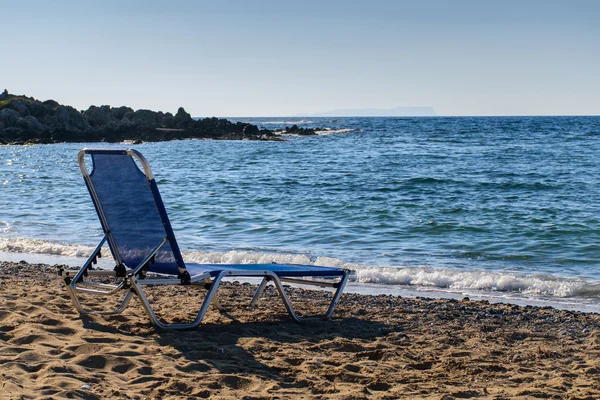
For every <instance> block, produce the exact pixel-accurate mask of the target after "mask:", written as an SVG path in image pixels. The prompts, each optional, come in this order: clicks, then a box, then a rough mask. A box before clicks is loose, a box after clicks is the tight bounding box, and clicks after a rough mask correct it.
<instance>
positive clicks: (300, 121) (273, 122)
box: [256, 119, 314, 125]
mask: <svg viewBox="0 0 600 400" xmlns="http://www.w3.org/2000/svg"><path fill="white" fill-rule="evenodd" d="M312 123H314V121H309V120H304V119H301V120H298V121H294V120H288V121H260V122H256V124H258V125H284V124H296V125H297V124H312Z"/></svg>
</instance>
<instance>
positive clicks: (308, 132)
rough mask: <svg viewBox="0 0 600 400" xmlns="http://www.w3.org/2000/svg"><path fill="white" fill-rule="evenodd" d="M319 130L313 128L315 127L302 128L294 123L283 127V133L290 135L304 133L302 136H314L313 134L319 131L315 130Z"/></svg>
mask: <svg viewBox="0 0 600 400" xmlns="http://www.w3.org/2000/svg"><path fill="white" fill-rule="evenodd" d="M317 130H319V129H318V128H317V129H313V128H301V127H299V126H298V125H295V124H294V125H292V126H286V127H285V128H283V133H286V134H288V135H302V136H312V135H316V134H317V133H316V132H315V131H317Z"/></svg>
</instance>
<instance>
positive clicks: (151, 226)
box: [79, 149, 185, 274]
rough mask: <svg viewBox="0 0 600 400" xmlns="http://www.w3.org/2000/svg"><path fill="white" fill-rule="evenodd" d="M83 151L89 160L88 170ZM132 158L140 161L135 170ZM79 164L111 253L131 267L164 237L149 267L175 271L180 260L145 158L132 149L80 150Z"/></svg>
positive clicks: (183, 265) (180, 266) (167, 219)
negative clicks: (90, 164) (140, 166)
mask: <svg viewBox="0 0 600 400" xmlns="http://www.w3.org/2000/svg"><path fill="white" fill-rule="evenodd" d="M85 154H89V155H90V156H91V159H92V168H91V172H90V173H88V170H87V168H86V165H85ZM134 157H135V158H137V160H138V161H139V162H140V164H141V165H142V167H143V169H144V171H141V170H140V169H139V168H138V166H137V165H136V163H135V161H134ZM79 165H80V168H81V172H82V174H83V176H84V179H85V182H86V185H87V187H88V190H89V192H90V195H91V196H92V200H93V202H94V206H95V207H96V211H97V213H98V217H99V218H100V223H101V224H102V228H103V229H104V233H106V234H107V235H108V243H109V247H110V250H111V252H112V254H113V257H114V258H115V260H116V261H117V262H121V263H123V264H124V265H126V266H127V267H129V268H135V267H137V266H138V265H139V264H140V263H141V262H142V261H143V260H144V259H145V258H146V257H147V256H148V255H149V254H150V253H151V252H152V250H153V249H155V248H156V246H157V245H159V244H160V243H161V242H162V241H163V240H164V239H165V238H167V240H168V242H167V243H166V244H165V245H164V246H163V247H162V248H161V249H160V250H159V251H158V253H157V254H156V256H155V257H154V260H153V262H152V263H150V264H149V265H148V267H149V271H151V272H159V273H165V274H178V273H179V268H185V264H184V262H183V258H182V257H181V252H180V250H179V246H178V245H177V241H176V240H175V235H174V233H173V229H172V228H171V223H170V222H169V217H168V216H167V212H166V210H165V206H164V204H163V202H162V199H161V197H160V193H159V192H158V187H157V186H156V181H155V180H154V177H153V175H152V171H151V170H150V166H149V165H148V163H147V161H146V159H145V158H144V157H143V156H142V155H141V154H140V153H138V152H137V151H135V150H113V149H83V150H81V151H80V152H79Z"/></svg>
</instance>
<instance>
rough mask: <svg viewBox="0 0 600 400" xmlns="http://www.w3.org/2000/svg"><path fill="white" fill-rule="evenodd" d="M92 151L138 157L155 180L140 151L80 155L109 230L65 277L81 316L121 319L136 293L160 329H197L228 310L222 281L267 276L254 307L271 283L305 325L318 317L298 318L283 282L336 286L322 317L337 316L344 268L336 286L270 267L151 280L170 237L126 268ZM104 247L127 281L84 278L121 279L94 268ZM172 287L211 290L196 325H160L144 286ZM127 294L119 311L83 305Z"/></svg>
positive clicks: (92, 191)
mask: <svg viewBox="0 0 600 400" xmlns="http://www.w3.org/2000/svg"><path fill="white" fill-rule="evenodd" d="M91 152H117V153H119V154H127V155H129V156H131V157H135V158H136V159H137V160H138V161H139V162H140V164H141V165H142V167H143V169H144V171H143V172H144V174H145V175H146V178H147V179H148V180H149V181H151V180H153V179H154V176H153V174H152V171H151V169H150V165H149V164H148V162H147V161H146V159H145V158H144V156H142V155H141V154H140V153H139V152H137V151H135V150H106V149H102V150H100V149H83V150H81V151H80V152H79V155H78V161H79V167H80V169H81V173H82V174H83V177H84V179H85V182H86V185H87V187H88V189H89V191H90V194H91V196H92V200H93V202H94V205H95V206H96V210H97V212H98V216H99V218H100V221H101V224H102V226H103V229H104V231H105V234H104V237H103V238H102V240H101V241H100V243H99V244H98V245H97V246H96V248H95V249H94V251H93V252H92V254H91V255H90V257H89V258H88V259H87V261H86V262H85V263H84V265H83V266H82V267H81V268H80V269H79V270H78V271H77V273H76V274H75V276H74V277H73V278H72V279H71V278H70V277H68V276H67V277H65V279H64V283H65V286H66V289H67V292H68V294H69V296H70V297H71V300H72V301H73V304H74V305H75V308H76V309H77V311H79V313H80V314H82V315H116V314H120V313H122V312H123V311H124V310H125V309H126V307H127V306H128V304H129V302H130V301H131V299H132V297H133V296H134V295H136V296H137V297H138V299H139V300H140V301H141V303H142V306H143V308H144V310H145V311H146V313H147V314H148V316H149V318H150V320H151V322H152V323H153V324H154V325H155V326H156V327H158V328H161V329H189V328H195V327H197V326H199V325H200V324H201V323H202V320H203V319H204V316H205V314H206V312H207V310H208V307H209V306H210V305H211V304H214V305H215V306H216V307H217V308H218V309H219V310H222V309H223V308H222V307H221V305H220V303H219V301H218V298H217V291H218V289H219V286H220V284H221V281H222V280H223V279H224V278H233V277H262V278H263V279H262V281H261V283H260V284H259V286H258V288H257V290H256V292H255V294H254V296H253V298H252V300H251V302H250V305H251V306H254V305H255V304H256V303H257V302H258V300H259V299H260V297H261V295H262V293H263V291H264V289H265V287H266V285H267V284H268V283H269V282H270V281H271V282H273V284H274V285H275V288H276V289H277V292H278V294H279V296H280V297H281V300H282V301H283V304H284V306H285V308H286V310H287V312H288V313H289V315H290V317H291V318H292V319H293V320H295V321H297V322H300V321H303V320H306V319H314V317H312V318H310V317H299V316H298V314H297V313H296V312H295V310H294V308H293V306H292V303H291V302H290V299H289V297H288V296H287V294H286V292H285V289H284V286H283V282H288V283H291V284H299V285H311V286H320V287H328V288H334V289H336V290H335V292H334V294H333V299H332V300H331V303H330V304H329V307H328V309H327V311H326V312H325V314H324V315H323V317H322V318H324V319H330V318H331V316H332V315H333V312H334V310H335V307H336V305H337V303H338V301H339V299H340V297H341V295H342V293H343V291H344V287H345V285H346V282H347V280H348V274H349V273H348V271H347V270H344V271H343V273H342V275H341V276H336V277H339V281H337V282H335V283H334V282H327V281H323V280H307V279H297V278H290V277H280V276H278V275H277V274H276V273H275V272H273V271H270V270H268V269H265V270H240V269H233V270H231V269H230V270H228V269H223V270H220V271H221V272H219V273H218V274H217V275H215V276H212V274H211V273H210V272H206V273H203V274H199V275H194V276H191V277H190V279H189V282H188V281H185V282H184V281H183V280H182V279H180V278H161V277H158V278H156V277H148V276H147V274H146V273H145V268H146V267H147V266H148V264H149V263H150V261H151V260H152V259H153V257H154V256H155V255H156V254H157V253H158V251H159V250H160V249H161V248H162V247H163V246H164V245H165V244H166V243H169V241H170V240H171V239H170V238H169V237H168V236H166V237H165V238H164V239H163V240H162V242H161V243H159V244H158V245H156V247H155V248H154V249H153V250H152V251H151V252H150V253H149V254H148V255H147V256H146V257H145V258H144V260H142V261H141V262H140V263H139V264H138V265H137V266H135V267H133V268H131V267H130V266H127V265H124V263H123V262H122V260H121V256H120V255H119V251H118V247H117V246H116V244H115V242H114V240H113V238H112V236H111V233H110V227H109V226H108V222H107V220H106V217H105V216H104V212H103V210H102V205H101V204H100V201H99V200H98V197H97V195H96V193H95V191H94V185H93V183H92V181H91V179H90V175H89V173H88V171H87V168H86V166H85V160H84V156H85V154H88V153H91ZM172 240H173V241H174V240H175V238H174V236H173V238H172ZM105 243H108V246H109V248H110V251H111V253H112V256H113V259H114V260H115V263H116V265H117V266H119V265H123V266H125V267H126V272H125V273H124V274H121V276H122V275H124V276H122V277H123V281H122V282H120V283H117V284H114V285H111V284H102V283H96V282H90V281H86V280H85V278H86V277H88V276H90V277H92V276H119V274H118V273H117V272H114V271H110V270H97V269H96V270H94V269H91V268H92V266H93V264H95V262H96V260H97V258H98V257H101V249H102V246H103V245H104V244H105ZM224 267H225V268H226V265H224ZM180 272H184V271H181V268H180ZM306 276H310V274H307V275H306ZM173 284H175V285H182V284H185V285H197V286H199V285H202V286H205V287H207V288H208V291H207V293H206V296H205V298H204V301H203V302H202V305H201V307H200V310H199V311H198V314H197V316H196V318H195V319H194V320H193V321H192V322H187V323H164V322H161V321H160V319H159V318H158V317H157V316H156V314H155V313H154V310H153V308H152V306H151V304H150V302H149V301H148V297H147V296H146V293H145V292H144V290H143V287H144V286H156V285H173ZM124 291H125V292H126V293H125V295H124V296H123V298H122V300H121V302H120V304H119V305H118V307H117V308H116V309H114V310H102V311H95V310H90V309H86V308H84V307H83V306H82V304H81V301H80V299H79V296H78V293H86V294H92V295H99V296H114V295H119V294H120V295H123V292H124Z"/></svg>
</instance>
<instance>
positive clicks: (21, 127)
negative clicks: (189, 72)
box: [0, 90, 301, 144]
mask: <svg viewBox="0 0 600 400" xmlns="http://www.w3.org/2000/svg"><path fill="white" fill-rule="evenodd" d="M300 129H301V128H300ZM192 138H197V139H229V140H279V139H278V137H277V136H276V135H275V134H274V133H273V132H271V131H269V130H266V129H263V130H261V129H259V128H258V127H257V126H256V125H251V124H248V123H243V122H237V123H233V122H231V121H228V120H226V119H218V118H204V119H200V120H195V119H193V118H192V116H191V115H190V114H189V113H187V112H186V111H185V110H184V109H183V107H180V108H179V109H178V110H177V113H176V114H175V115H173V114H171V113H168V112H167V113H163V112H160V111H158V112H156V111H151V110H136V111H134V110H133V109H131V108H129V107H125V106H122V107H110V106H107V105H104V106H99V107H98V106H90V107H89V108H88V109H87V110H84V111H78V110H76V109H75V108H73V107H71V106H65V105H61V104H59V103H57V102H56V101H54V100H46V101H44V102H41V101H39V100H36V99H34V98H33V97H27V96H17V95H13V94H9V93H8V91H6V90H5V91H4V92H2V93H1V94H0V144H24V143H57V142H121V141H124V140H131V141H134V142H140V141H147V142H155V141H166V140H177V139H192Z"/></svg>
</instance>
